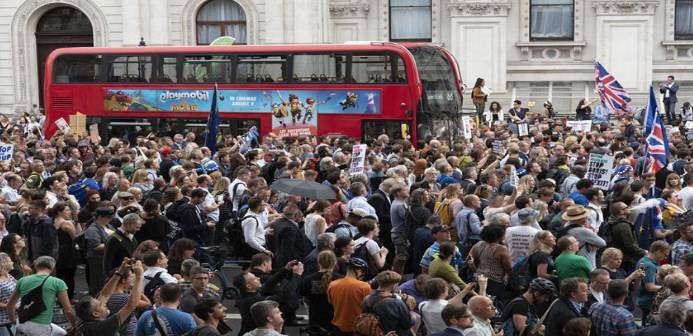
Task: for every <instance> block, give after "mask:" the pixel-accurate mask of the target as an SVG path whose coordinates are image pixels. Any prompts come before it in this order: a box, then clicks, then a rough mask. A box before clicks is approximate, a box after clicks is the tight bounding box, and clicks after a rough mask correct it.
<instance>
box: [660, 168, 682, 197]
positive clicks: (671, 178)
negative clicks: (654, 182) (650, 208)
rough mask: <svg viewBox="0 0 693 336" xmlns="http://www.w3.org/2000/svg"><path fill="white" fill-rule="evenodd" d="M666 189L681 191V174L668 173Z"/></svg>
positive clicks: (675, 191)
mask: <svg viewBox="0 0 693 336" xmlns="http://www.w3.org/2000/svg"><path fill="white" fill-rule="evenodd" d="M665 191H672V192H674V193H678V192H679V191H681V176H679V174H676V173H671V174H669V175H667V179H666V182H665V183H664V190H662V192H665Z"/></svg>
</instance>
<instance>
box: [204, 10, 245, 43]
mask: <svg viewBox="0 0 693 336" xmlns="http://www.w3.org/2000/svg"><path fill="white" fill-rule="evenodd" d="M219 36H231V37H233V38H235V39H236V42H235V44H247V43H248V41H247V36H248V34H247V25H246V20H245V12H244V11H243V8H242V7H241V6H240V5H239V4H237V3H236V2H235V1H233V0H212V1H209V2H207V3H206V4H204V5H203V6H202V8H200V11H199V12H198V13H197V44H201V45H208V44H210V43H211V42H212V41H214V39H216V38H217V37H219Z"/></svg>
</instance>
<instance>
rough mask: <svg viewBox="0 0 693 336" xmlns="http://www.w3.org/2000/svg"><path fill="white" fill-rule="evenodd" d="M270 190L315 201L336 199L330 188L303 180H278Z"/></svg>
mask: <svg viewBox="0 0 693 336" xmlns="http://www.w3.org/2000/svg"><path fill="white" fill-rule="evenodd" d="M270 189H272V190H274V191H281V192H284V193H287V194H289V195H296V196H301V197H306V198H310V199H315V200H332V199H337V194H336V193H335V192H334V190H332V188H331V187H330V186H327V185H324V184H320V183H317V182H311V181H305V180H296V179H279V180H276V181H274V183H272V185H271V186H270Z"/></svg>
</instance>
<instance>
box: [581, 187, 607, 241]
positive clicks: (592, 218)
mask: <svg viewBox="0 0 693 336" xmlns="http://www.w3.org/2000/svg"><path fill="white" fill-rule="evenodd" d="M585 197H587V200H588V201H589V203H587V209H589V210H590V215H589V217H587V224H589V225H590V226H591V227H592V229H594V232H599V227H600V226H601V225H602V223H604V212H603V211H602V205H603V204H604V192H603V191H602V190H601V189H598V188H590V189H588V190H587V192H586V193H585Z"/></svg>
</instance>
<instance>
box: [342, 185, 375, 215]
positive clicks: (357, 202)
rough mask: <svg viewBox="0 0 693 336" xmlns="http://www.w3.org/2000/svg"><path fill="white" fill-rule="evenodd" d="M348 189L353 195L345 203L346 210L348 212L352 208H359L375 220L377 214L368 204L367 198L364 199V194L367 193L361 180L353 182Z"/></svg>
mask: <svg viewBox="0 0 693 336" xmlns="http://www.w3.org/2000/svg"><path fill="white" fill-rule="evenodd" d="M349 189H350V190H351V193H352V194H353V195H354V198H352V199H351V200H350V201H349V203H347V211H349V212H350V211H351V210H352V209H361V210H364V211H366V213H367V214H368V215H369V216H372V217H373V218H375V220H376V221H377V220H378V215H377V214H376V212H375V208H373V206H371V205H370V204H368V199H366V195H368V190H366V186H365V185H364V184H363V183H361V182H354V183H352V184H351V187H350V188H349Z"/></svg>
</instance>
